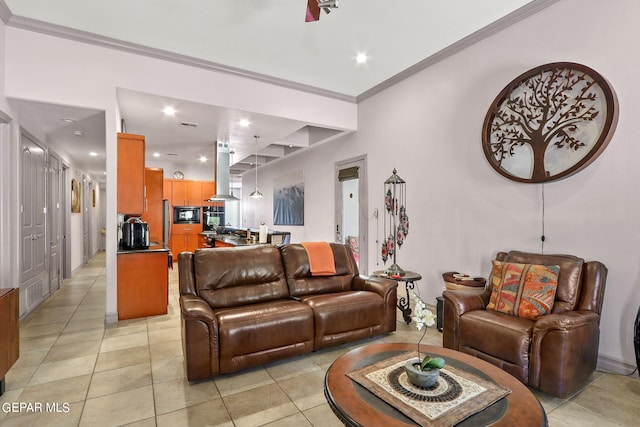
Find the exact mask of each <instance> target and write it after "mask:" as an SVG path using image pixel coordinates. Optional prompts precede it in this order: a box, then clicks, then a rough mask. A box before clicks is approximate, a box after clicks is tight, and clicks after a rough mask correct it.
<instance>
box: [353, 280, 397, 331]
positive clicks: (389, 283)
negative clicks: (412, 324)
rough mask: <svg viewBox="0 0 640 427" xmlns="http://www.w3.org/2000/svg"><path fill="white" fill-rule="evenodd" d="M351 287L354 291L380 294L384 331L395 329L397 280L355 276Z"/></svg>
mask: <svg viewBox="0 0 640 427" xmlns="http://www.w3.org/2000/svg"><path fill="white" fill-rule="evenodd" d="M351 289H352V290H354V291H367V292H374V293H376V294H378V295H380V296H381V297H382V301H383V304H384V321H383V325H384V326H383V327H384V331H385V332H392V331H395V330H396V302H397V299H398V282H396V281H395V280H391V279H385V278H384V277H374V276H355V277H354V278H353V281H352V283H351Z"/></svg>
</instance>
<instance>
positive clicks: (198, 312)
mask: <svg viewBox="0 0 640 427" xmlns="http://www.w3.org/2000/svg"><path fill="white" fill-rule="evenodd" d="M180 313H181V318H182V351H183V354H184V359H185V366H186V370H187V379H188V380H189V381H194V380H198V379H204V378H210V377H213V376H215V375H218V374H219V371H220V361H219V359H220V357H219V349H218V322H217V320H216V318H215V316H214V314H213V310H212V309H211V307H210V306H209V304H207V303H206V302H205V301H204V300H203V299H202V298H200V297H198V296H196V295H182V296H180Z"/></svg>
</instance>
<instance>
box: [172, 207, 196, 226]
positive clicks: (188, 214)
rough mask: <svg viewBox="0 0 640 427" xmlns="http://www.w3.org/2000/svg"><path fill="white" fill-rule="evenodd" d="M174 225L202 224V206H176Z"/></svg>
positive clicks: (174, 209)
mask: <svg viewBox="0 0 640 427" xmlns="http://www.w3.org/2000/svg"><path fill="white" fill-rule="evenodd" d="M173 223H174V224H200V206H174V207H173Z"/></svg>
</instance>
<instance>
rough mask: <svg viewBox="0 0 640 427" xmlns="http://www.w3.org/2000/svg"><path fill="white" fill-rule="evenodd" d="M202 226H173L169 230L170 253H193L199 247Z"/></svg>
mask: <svg viewBox="0 0 640 427" xmlns="http://www.w3.org/2000/svg"><path fill="white" fill-rule="evenodd" d="M200 233H202V224H173V225H172V229H171V252H172V253H174V254H175V255H176V257H175V259H176V260H177V255H178V254H179V253H180V252H184V251H188V252H193V251H195V250H196V249H197V248H198V247H199V245H200V242H199V238H200Z"/></svg>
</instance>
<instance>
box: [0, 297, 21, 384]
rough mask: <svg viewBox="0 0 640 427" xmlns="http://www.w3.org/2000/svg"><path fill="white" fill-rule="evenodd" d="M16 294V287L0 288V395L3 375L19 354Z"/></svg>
mask: <svg viewBox="0 0 640 427" xmlns="http://www.w3.org/2000/svg"><path fill="white" fill-rule="evenodd" d="M18 295H19V290H18V289H15V288H9V289H0V395H2V394H3V393H4V389H5V384H4V377H5V375H6V374H7V372H8V371H9V369H11V367H12V366H13V364H14V363H16V361H17V360H18V357H19V355H20V339H19V333H20V329H19V323H18V317H19V316H18V314H19V311H18V310H19V309H18Z"/></svg>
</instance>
